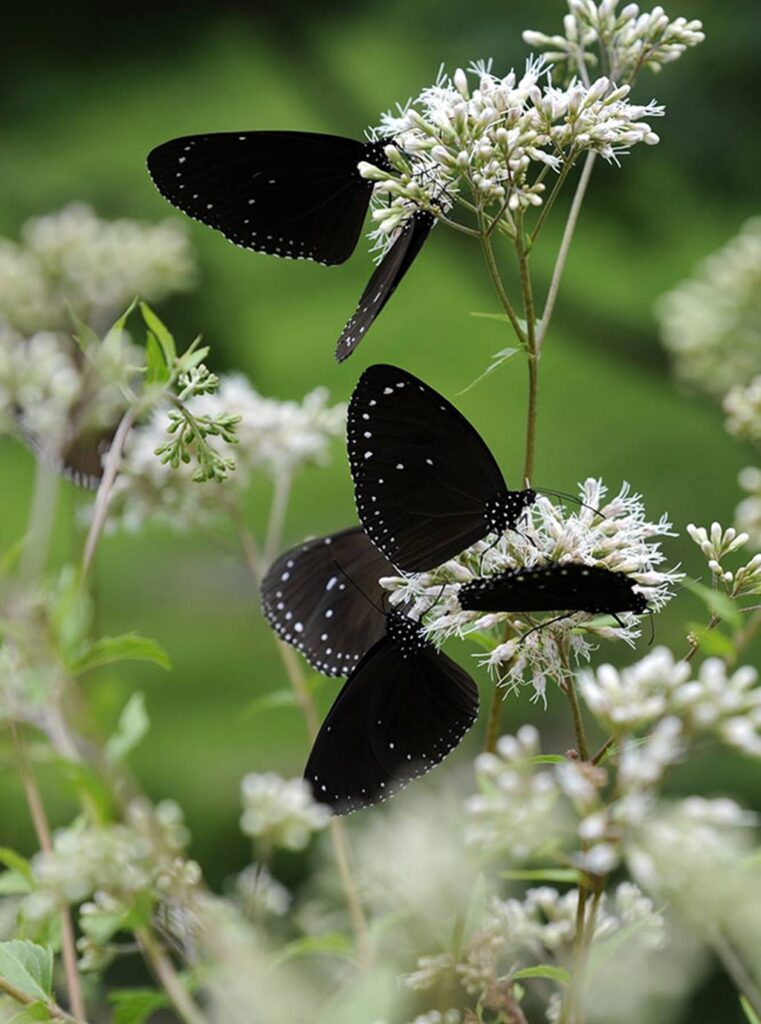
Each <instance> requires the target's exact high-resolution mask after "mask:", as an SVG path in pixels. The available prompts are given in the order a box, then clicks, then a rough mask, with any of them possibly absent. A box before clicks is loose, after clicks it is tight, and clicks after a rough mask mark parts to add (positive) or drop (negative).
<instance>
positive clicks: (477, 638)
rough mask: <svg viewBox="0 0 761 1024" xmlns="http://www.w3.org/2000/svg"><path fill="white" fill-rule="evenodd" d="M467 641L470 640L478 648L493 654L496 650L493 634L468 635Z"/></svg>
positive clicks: (474, 633)
mask: <svg viewBox="0 0 761 1024" xmlns="http://www.w3.org/2000/svg"><path fill="white" fill-rule="evenodd" d="M465 639H466V640H470V641H471V642H472V643H474V644H475V645H476V647H480V648H481V650H482V651H489V652H491V651H493V650H494V643H495V641H494V637H493V635H492V634H491V633H481V632H473V633H466V635H465Z"/></svg>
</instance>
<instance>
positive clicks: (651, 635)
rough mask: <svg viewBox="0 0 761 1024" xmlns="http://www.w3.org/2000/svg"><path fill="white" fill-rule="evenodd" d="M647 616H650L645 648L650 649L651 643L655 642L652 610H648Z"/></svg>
mask: <svg viewBox="0 0 761 1024" xmlns="http://www.w3.org/2000/svg"><path fill="white" fill-rule="evenodd" d="M647 614H648V615H649V616H650V639H649V640H648V642H647V646H648V647H652V646H653V641H654V640H655V615H654V614H653V610H652V608H650V609H648V613H647Z"/></svg>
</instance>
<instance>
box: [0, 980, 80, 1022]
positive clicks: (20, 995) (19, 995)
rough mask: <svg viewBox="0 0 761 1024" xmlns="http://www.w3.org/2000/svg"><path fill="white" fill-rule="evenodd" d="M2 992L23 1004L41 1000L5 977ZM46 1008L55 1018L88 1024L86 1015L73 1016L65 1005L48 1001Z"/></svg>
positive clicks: (27, 1004)
mask: <svg viewBox="0 0 761 1024" xmlns="http://www.w3.org/2000/svg"><path fill="white" fill-rule="evenodd" d="M0 992H4V993H5V995H7V996H8V997H9V998H10V999H13V1000H15V1001H16V1002H17V1003H20V1004H21V1006H32V1005H33V1004H34V1003H39V1002H40V1000H39V999H36V998H35V997H34V996H30V995H29V994H28V993H27V992H23V991H22V990H21V989H20V988H16V986H15V985H12V984H11V983H10V982H9V981H6V980H5V978H0ZM45 1009H46V1010H47V1012H48V1014H49V1016H51V1017H53V1018H54V1019H55V1020H65V1021H68V1022H69V1024H87V1022H86V1021H85V1019H84V1017H80V1018H77V1017H72V1016H71V1014H70V1013H67V1012H66V1010H64V1009H63V1007H61V1006H59V1005H58V1003H55V1002H52V1001H50V1002H46V1003H45Z"/></svg>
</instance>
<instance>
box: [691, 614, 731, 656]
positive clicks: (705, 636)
mask: <svg viewBox="0 0 761 1024" xmlns="http://www.w3.org/2000/svg"><path fill="white" fill-rule="evenodd" d="M687 629H688V630H689V631H690V633H692V634H693V635H694V637H695V639H696V640H697V641H698V643H699V644H700V650H701V651H702V653H703V654H707V655H709V656H713V657H717V658H726V657H731V656H732V655H733V654H734V652H735V645H734V644H733V643H732V641H731V639H730V638H729V637H728V636H727V634H726V633H722V631H721V630H720V629H708V628H707V627H706V626H703V625H701V624H700V623H697V622H688V623H687Z"/></svg>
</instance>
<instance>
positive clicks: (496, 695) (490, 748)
mask: <svg viewBox="0 0 761 1024" xmlns="http://www.w3.org/2000/svg"><path fill="white" fill-rule="evenodd" d="M501 717H502V694H501V693H500V692H499V682H496V683H495V684H494V690H493V691H492V695H491V704H490V705H489V717H488V718H487V720H486V738H485V740H484V750H485V751H486V753H487V754H493V753H494V751H495V750H496V749H497V740H498V739H499V723H500V719H501Z"/></svg>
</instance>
